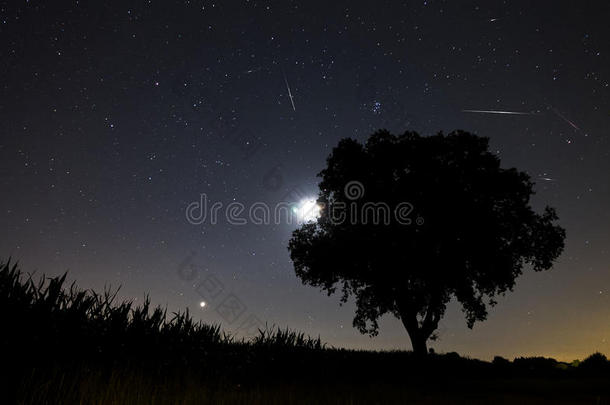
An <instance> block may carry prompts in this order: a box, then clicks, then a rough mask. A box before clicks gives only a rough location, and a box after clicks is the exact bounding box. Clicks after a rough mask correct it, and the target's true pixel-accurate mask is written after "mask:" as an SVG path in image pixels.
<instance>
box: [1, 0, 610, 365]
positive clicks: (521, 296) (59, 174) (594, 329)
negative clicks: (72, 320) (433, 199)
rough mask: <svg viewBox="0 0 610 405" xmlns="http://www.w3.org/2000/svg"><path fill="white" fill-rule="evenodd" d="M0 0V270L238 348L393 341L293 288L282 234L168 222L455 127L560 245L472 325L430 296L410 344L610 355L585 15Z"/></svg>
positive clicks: (595, 43) (285, 193)
mask: <svg viewBox="0 0 610 405" xmlns="http://www.w3.org/2000/svg"><path fill="white" fill-rule="evenodd" d="M103 3H107V4H103ZM0 4H1V8H0V41H1V46H0V53H1V58H0V66H1V68H0V72H1V74H0V91H1V93H0V95H1V97H0V159H1V160H0V162H1V163H0V165H1V166H0V180H1V184H2V188H3V193H2V194H3V196H2V198H1V199H0V223H1V225H2V234H1V236H0V257H2V258H3V259H6V258H8V257H9V256H11V257H12V258H13V259H17V260H19V261H20V263H21V265H22V268H23V269H24V270H25V271H28V272H33V271H36V273H37V274H42V273H45V274H48V275H58V274H61V273H63V272H64V271H68V272H69V278H70V280H76V281H77V283H78V285H79V286H81V287H83V288H95V289H102V288H103V287H104V285H112V286H115V287H116V286H119V285H122V288H121V291H120V294H119V295H120V297H121V298H130V299H136V300H137V301H136V302H140V301H141V300H142V299H143V297H144V295H145V294H146V293H149V294H150V296H151V299H152V301H153V303H155V304H160V305H162V306H167V307H168V309H169V310H170V311H174V310H178V309H186V308H189V310H190V311H191V312H192V313H193V315H194V316H195V317H197V318H198V319H199V318H200V319H202V320H204V321H206V322H212V323H216V322H221V323H222V325H223V327H224V328H225V329H226V330H228V331H235V332H236V333H237V334H238V335H239V334H242V335H244V336H247V335H248V333H247V332H246V329H245V327H242V325H245V324H246V323H247V322H249V321H255V322H257V323H262V324H264V323H265V322H266V323H268V324H269V325H271V324H276V325H280V326H290V327H292V328H295V329H298V330H302V331H304V332H306V333H308V334H311V335H316V336H317V335H318V334H319V335H320V336H321V338H322V340H323V341H326V342H327V343H329V344H331V345H335V346H342V347H351V348H367V349H410V347H411V346H410V341H409V339H408V336H407V333H406V331H405V330H404V327H403V326H402V324H401V323H400V321H399V320H396V319H394V318H391V317H389V316H387V317H384V318H383V320H382V322H381V324H380V325H381V326H380V334H379V336H378V337H376V338H373V339H371V338H369V337H367V336H362V335H360V334H359V332H358V331H357V330H355V329H354V328H352V326H351V322H352V318H353V312H354V306H353V305H352V304H351V303H350V304H347V305H345V306H343V307H340V306H339V305H338V304H339V297H338V296H331V297H327V296H326V295H325V294H324V293H321V292H319V291H317V290H316V289H315V288H311V287H308V286H304V285H302V284H301V282H300V281H299V280H298V279H297V278H296V276H295V275H294V270H293V268H292V264H291V262H290V259H289V256H288V251H287V247H286V246H287V242H288V239H289V237H290V234H291V232H292V230H293V229H295V228H296V226H297V225H296V224H288V223H280V224H266V225H257V224H253V223H248V224H246V225H241V226H240V225H233V224H230V223H227V221H225V220H223V219H222V218H220V219H219V220H218V222H217V223H216V224H210V223H209V222H204V223H202V224H191V223H189V221H187V218H186V215H185V210H186V208H187V207H188V206H189V204H190V203H192V202H195V201H199V200H200V198H201V197H200V196H201V195H202V194H205V195H206V197H207V199H208V200H209V202H210V203H213V202H219V203H222V204H225V205H226V204H229V203H231V202H239V203H242V204H244V205H245V206H251V205H252V204H254V203H256V202H260V203H265V204H269V205H273V204H277V203H278V202H280V201H289V202H293V203H298V202H299V201H301V200H302V199H308V198H315V196H316V194H317V182H318V179H317V178H316V174H317V173H318V172H319V171H320V170H321V169H323V168H324V165H325V159H326V157H327V156H328V155H329V153H330V152H331V150H332V148H333V147H334V146H335V145H336V144H337V142H338V140H339V139H341V138H343V137H353V138H356V139H358V140H361V141H363V140H365V139H366V138H367V137H368V136H369V135H370V134H371V133H372V132H374V131H375V130H377V129H380V128H387V129H388V130H390V131H392V132H393V133H402V132H403V131H405V130H410V131H417V132H419V133H420V134H422V135H430V134H434V133H436V132H438V131H444V132H450V131H452V130H454V129H464V130H467V131H471V132H474V133H476V134H478V135H482V136H487V137H489V138H490V140H491V141H490V142H491V148H492V150H493V151H494V153H497V154H498V155H499V156H500V158H501V159H502V165H503V166H504V167H517V168H519V169H521V170H524V171H526V172H528V173H529V174H530V175H531V176H532V178H533V179H534V180H535V181H536V183H537V184H536V191H537V193H536V195H535V197H534V199H533V205H534V207H535V208H536V209H537V210H538V211H540V210H541V208H542V207H543V206H544V205H546V204H549V205H551V206H554V207H555V208H557V211H558V215H559V217H560V222H559V223H560V225H561V226H563V227H565V228H566V231H567V239H566V249H565V251H564V253H563V255H562V256H561V257H560V258H559V260H558V261H557V262H556V265H555V266H554V268H553V269H551V270H550V271H548V272H543V273H536V274H534V273H533V272H531V271H526V274H525V275H524V276H522V277H521V278H519V279H518V281H517V286H516V288H515V291H514V292H513V293H509V294H508V295H507V296H506V297H504V298H501V299H500V300H499V304H498V305H497V306H496V307H495V308H493V309H492V310H491V312H490V316H489V318H488V320H487V321H486V322H483V323H477V324H475V327H474V329H473V330H469V329H468V328H467V327H466V322H465V320H464V318H463V315H462V313H461V312H460V309H459V307H458V305H456V304H455V303H454V304H452V305H451V306H450V308H449V309H448V311H447V314H446V316H445V318H444V319H443V320H442V321H441V323H440V327H439V336H440V340H439V341H437V342H432V343H431V346H432V347H434V348H435V350H437V351H444V352H448V351H457V352H459V353H461V354H464V355H469V356H472V357H478V358H484V359H489V358H491V357H493V356H494V355H496V354H497V355H502V356H506V357H509V358H512V357H514V356H526V355H544V356H553V357H555V358H558V359H562V360H572V359H574V358H583V357H585V356H586V355H588V354H590V353H592V352H594V351H596V350H599V351H601V352H604V353H606V354H610V247H609V244H610V236H609V230H610V211H609V208H610V187H609V183H610V182H609V181H608V179H609V174H608V173H610V136H609V134H608V128H609V126H610V115H609V111H610V98H609V94H610V87H609V81H610V77H609V75H610V48H609V46H608V44H609V43H610V28H609V24H608V17H609V16H610V3H608V2H607V1H601V0H600V1H587V2H584V1H583V2H577V1H571V2H567V1H540V2H538V1H536V2H531V1H480V2H471V1H459V2H458V1H452V2H449V1H417V2H415V1H413V2H398V1H395V2H394V1H392V2H389V1H377V2H372V1H367V2H356V1H349V2H332V1H324V2H314V1H307V2H294V1H281V2H280V1H277V2H274V1H241V2H237V1H235V2H233V1H231V2H218V3H213V2H207V1H206V2H201V1H182V2H178V1H148V2H144V1H140V2H133V3H131V2H123V1H115V2H101V1H97V2H86V3H85V2H77V1H72V2H68V1H58V2H43V1H33V0H31V1H19V2H17V1H14V2H2V3H0ZM465 110H471V111H465ZM477 111H478V112H477ZM482 111H489V112H482ZM492 111H494V112H505V113H504V114H499V113H490V112H492ZM508 112H519V113H521V114H507V113H508ZM447 204H451V201H447ZM185 268H186V269H188V270H189V271H190V273H189V274H188V275H186V276H185V273H184V271H183V270H184V269H185ZM190 276H193V277H190ZM227 300H231V301H232V302H237V303H238V304H239V305H240V306H239V311H238V312H239V314H238V316H233V317H231V316H227V314H226V313H225V312H223V311H222V308H223V305H224V304H226V302H227ZM202 301H204V302H206V305H205V306H204V307H203V308H202V307H200V302H202Z"/></svg>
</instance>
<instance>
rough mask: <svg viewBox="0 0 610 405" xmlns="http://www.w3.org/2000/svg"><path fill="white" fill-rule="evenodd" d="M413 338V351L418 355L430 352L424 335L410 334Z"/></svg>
mask: <svg viewBox="0 0 610 405" xmlns="http://www.w3.org/2000/svg"><path fill="white" fill-rule="evenodd" d="M409 337H410V338H411V346H413V353H414V354H415V355H417V356H422V357H423V356H425V355H427V354H428V346H427V345H426V341H427V340H428V339H427V338H425V337H423V336H412V335H411V334H409Z"/></svg>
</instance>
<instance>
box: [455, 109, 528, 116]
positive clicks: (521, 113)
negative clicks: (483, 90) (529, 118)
mask: <svg viewBox="0 0 610 405" xmlns="http://www.w3.org/2000/svg"><path fill="white" fill-rule="evenodd" d="M462 112H466V113H476V114H507V115H534V113H531V112H522V111H501V110H462Z"/></svg>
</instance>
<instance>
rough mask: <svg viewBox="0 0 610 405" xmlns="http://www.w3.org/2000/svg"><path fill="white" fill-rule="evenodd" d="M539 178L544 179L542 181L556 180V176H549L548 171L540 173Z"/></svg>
mask: <svg viewBox="0 0 610 405" xmlns="http://www.w3.org/2000/svg"><path fill="white" fill-rule="evenodd" d="M538 180H542V181H555V179H554V178H552V177H549V175H548V174H547V173H542V174H539V175H538Z"/></svg>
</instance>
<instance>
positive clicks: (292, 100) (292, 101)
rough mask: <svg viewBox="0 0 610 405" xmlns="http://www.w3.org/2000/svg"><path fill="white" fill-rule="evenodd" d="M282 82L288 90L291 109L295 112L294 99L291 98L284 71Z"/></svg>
mask: <svg viewBox="0 0 610 405" xmlns="http://www.w3.org/2000/svg"><path fill="white" fill-rule="evenodd" d="M284 83H286V89H287V90H288V97H290V103H291V104H292V109H293V111H295V112H296V110H297V109H296V107H295V106H294V99H293V98H292V93H291V92H290V85H288V79H286V73H284Z"/></svg>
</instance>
